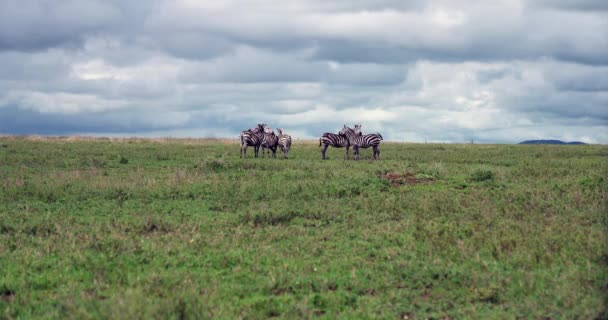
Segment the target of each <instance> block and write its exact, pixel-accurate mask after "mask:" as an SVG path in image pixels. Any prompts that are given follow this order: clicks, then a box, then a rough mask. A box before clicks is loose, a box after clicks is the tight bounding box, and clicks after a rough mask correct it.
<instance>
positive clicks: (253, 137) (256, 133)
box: [240, 123, 266, 158]
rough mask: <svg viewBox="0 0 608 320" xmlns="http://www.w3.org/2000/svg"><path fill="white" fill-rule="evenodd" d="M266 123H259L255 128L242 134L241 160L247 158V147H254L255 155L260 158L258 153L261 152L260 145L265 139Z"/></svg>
mask: <svg viewBox="0 0 608 320" xmlns="http://www.w3.org/2000/svg"><path fill="white" fill-rule="evenodd" d="M265 126H266V124H265V123H258V125H257V126H256V127H255V128H252V129H249V130H245V131H242V132H241V135H240V138H241V140H240V144H241V153H240V155H241V158H242V157H243V156H245V157H247V147H248V146H252V147H253V151H254V153H255V157H256V158H257V157H258V152H259V150H260V145H261V144H262V138H263V137H264V127H265Z"/></svg>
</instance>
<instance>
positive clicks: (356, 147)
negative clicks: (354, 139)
mask: <svg viewBox="0 0 608 320" xmlns="http://www.w3.org/2000/svg"><path fill="white" fill-rule="evenodd" d="M359 151H361V150H359V147H358V146H354V147H353V152H354V154H355V160H359Z"/></svg>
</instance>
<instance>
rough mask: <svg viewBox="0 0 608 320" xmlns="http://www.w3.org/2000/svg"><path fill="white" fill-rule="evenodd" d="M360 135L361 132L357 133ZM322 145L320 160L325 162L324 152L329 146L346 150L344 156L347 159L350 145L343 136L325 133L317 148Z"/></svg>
mask: <svg viewBox="0 0 608 320" xmlns="http://www.w3.org/2000/svg"><path fill="white" fill-rule="evenodd" d="M359 135H361V132H359ZM322 145H323V149H322V150H321V159H323V160H325V152H326V151H327V148H328V147H329V146H332V147H334V148H346V154H345V155H344V158H345V159H348V151H349V150H350V143H349V142H348V139H347V138H346V137H345V136H341V135H339V134H335V133H331V132H325V133H324V134H323V135H322V136H321V137H320V138H319V147H320V146H322Z"/></svg>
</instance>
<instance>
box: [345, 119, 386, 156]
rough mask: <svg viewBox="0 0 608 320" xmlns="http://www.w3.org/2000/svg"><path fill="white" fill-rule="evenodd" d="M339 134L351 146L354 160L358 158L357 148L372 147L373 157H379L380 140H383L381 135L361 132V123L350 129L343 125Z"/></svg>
mask: <svg viewBox="0 0 608 320" xmlns="http://www.w3.org/2000/svg"><path fill="white" fill-rule="evenodd" d="M340 135H341V136H344V137H346V138H347V139H348V142H349V143H350V144H351V145H352V146H353V153H354V155H355V160H358V159H359V148H364V149H366V148H369V147H373V148H374V159H376V160H378V159H379V158H380V148H379V145H380V142H381V141H382V140H383V138H382V135H381V134H379V133H372V134H366V135H362V134H361V125H355V129H351V128H349V127H347V126H346V125H344V127H343V128H342V130H340Z"/></svg>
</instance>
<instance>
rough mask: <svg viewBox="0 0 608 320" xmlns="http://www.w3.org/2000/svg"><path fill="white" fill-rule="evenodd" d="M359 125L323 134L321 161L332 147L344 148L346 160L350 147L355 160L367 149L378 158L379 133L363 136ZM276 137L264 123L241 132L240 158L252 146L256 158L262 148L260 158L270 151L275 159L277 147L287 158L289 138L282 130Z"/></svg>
mask: <svg viewBox="0 0 608 320" xmlns="http://www.w3.org/2000/svg"><path fill="white" fill-rule="evenodd" d="M361 127H362V125H361V124H355V127H354V128H350V127H348V126H346V125H344V127H343V128H342V129H341V130H340V131H339V132H338V134H335V133H331V132H325V133H324V134H323V135H322V136H321V137H320V138H319V147H321V146H323V149H322V150H321V159H323V160H324V159H325V152H326V151H327V148H328V147H330V146H332V147H334V148H346V154H345V158H346V159H348V153H349V150H350V147H351V146H352V147H353V154H354V158H355V160H358V159H359V149H360V148H363V149H367V148H369V147H372V148H373V150H374V159H376V160H377V159H379V158H380V147H379V146H380V142H381V141H382V140H383V138H382V135H381V134H379V133H372V134H366V135H364V134H363V133H362V132H361ZM277 131H278V133H279V134H278V135H276V134H275V133H274V131H273V130H272V128H271V127H269V126H267V125H266V124H265V123H259V124H258V125H257V126H256V127H255V128H251V129H248V130H245V131H242V132H241V135H240V145H241V153H240V156H241V158H242V157H243V156H245V157H246V156H247V147H249V146H252V147H253V150H254V152H255V157H256V158H257V156H258V151H259V149H260V147H262V157H264V154H265V152H266V149H268V150H267V152H268V156H269V157H270V151H272V156H273V158H276V150H277V147H279V148H281V150H282V151H283V157H284V158H287V155H288V153H289V149H290V148H291V136H289V135H287V134H284V133H283V129H277Z"/></svg>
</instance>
